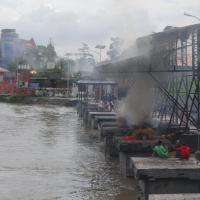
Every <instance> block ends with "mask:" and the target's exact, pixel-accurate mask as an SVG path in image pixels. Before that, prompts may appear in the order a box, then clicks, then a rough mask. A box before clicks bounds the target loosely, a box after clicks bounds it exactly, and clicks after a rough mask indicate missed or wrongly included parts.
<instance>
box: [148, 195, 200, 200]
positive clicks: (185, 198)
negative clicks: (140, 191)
mask: <svg viewBox="0 0 200 200" xmlns="http://www.w3.org/2000/svg"><path fill="white" fill-rule="evenodd" d="M199 199H200V194H152V195H149V200H199Z"/></svg>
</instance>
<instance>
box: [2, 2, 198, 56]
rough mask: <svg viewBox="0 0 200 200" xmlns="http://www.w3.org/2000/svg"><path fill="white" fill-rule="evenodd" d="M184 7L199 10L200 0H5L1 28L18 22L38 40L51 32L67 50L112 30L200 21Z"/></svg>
mask: <svg viewBox="0 0 200 200" xmlns="http://www.w3.org/2000/svg"><path fill="white" fill-rule="evenodd" d="M184 11H187V12H189V13H192V14H194V15H197V16H200V0H190V1H189V0H0V24H1V27H0V28H16V29H17V32H18V33H19V34H20V37H21V38H24V39H29V38H31V37H33V38H34V39H35V41H36V43H37V44H46V43H48V42H49V39H50V38H52V40H53V43H54V45H55V47H56V50H57V52H58V53H59V54H60V55H64V54H65V53H67V52H76V49H77V48H78V47H79V46H80V45H81V43H82V42H85V43H88V44H89V45H90V46H91V48H94V46H95V45H96V44H106V45H108V42H109V38H110V37H111V36H121V37H124V38H126V39H127V40H128V41H132V40H134V39H135V38H136V37H138V36H141V35H145V34H149V33H152V32H157V31H161V30H162V29H163V28H164V27H165V26H167V25H171V26H183V25H188V24H194V23H198V21H197V20H195V19H193V18H189V17H186V16H184V15H183V13H184Z"/></svg>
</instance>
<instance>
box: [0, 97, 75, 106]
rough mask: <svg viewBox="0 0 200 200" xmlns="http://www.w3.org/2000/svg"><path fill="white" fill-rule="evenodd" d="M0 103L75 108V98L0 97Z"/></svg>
mask: <svg viewBox="0 0 200 200" xmlns="http://www.w3.org/2000/svg"><path fill="white" fill-rule="evenodd" d="M0 102H2V103H11V104H25V105H57V106H69V107H73V106H76V102H77V100H76V99H75V98H65V97H28V96H8V95H1V96H0Z"/></svg>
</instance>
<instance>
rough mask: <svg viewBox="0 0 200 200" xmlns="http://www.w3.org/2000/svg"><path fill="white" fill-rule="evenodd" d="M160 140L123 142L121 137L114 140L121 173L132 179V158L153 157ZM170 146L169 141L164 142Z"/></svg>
mask: <svg viewBox="0 0 200 200" xmlns="http://www.w3.org/2000/svg"><path fill="white" fill-rule="evenodd" d="M158 140H159V139H155V140H134V141H132V142H123V141H122V140H121V138H120V137H118V138H114V142H115V144H116V146H117V149H118V151H119V162H120V173H121V175H122V176H125V177H132V176H133V170H132V164H131V163H132V162H131V157H151V155H152V152H153V150H152V149H153V146H154V145H155V144H157V142H158ZM162 141H163V143H165V144H168V143H169V141H168V140H162Z"/></svg>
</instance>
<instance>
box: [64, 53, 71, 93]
mask: <svg viewBox="0 0 200 200" xmlns="http://www.w3.org/2000/svg"><path fill="white" fill-rule="evenodd" d="M65 55H66V57H67V65H68V66H67V94H68V96H69V94H70V74H71V70H70V67H71V66H70V56H72V54H71V53H66V54H65Z"/></svg>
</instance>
